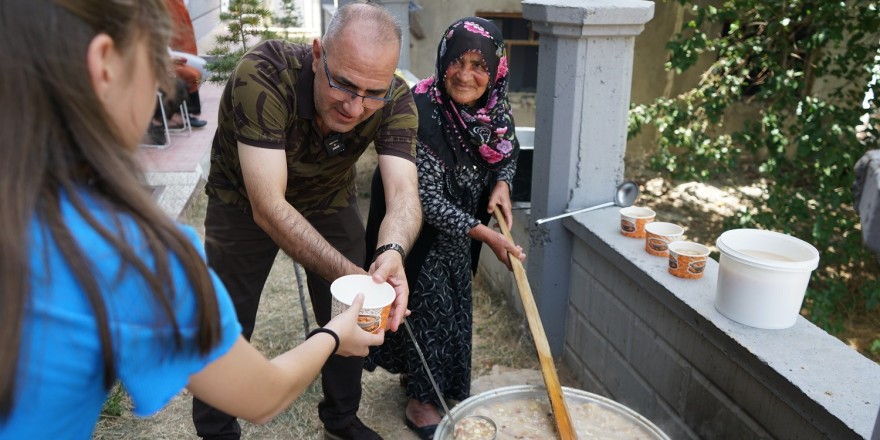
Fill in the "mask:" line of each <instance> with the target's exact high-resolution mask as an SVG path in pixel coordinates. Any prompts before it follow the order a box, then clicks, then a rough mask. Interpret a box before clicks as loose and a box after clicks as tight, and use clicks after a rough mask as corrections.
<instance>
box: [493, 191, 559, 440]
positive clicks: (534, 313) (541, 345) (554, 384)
mask: <svg viewBox="0 0 880 440" xmlns="http://www.w3.org/2000/svg"><path fill="white" fill-rule="evenodd" d="M495 220H497V221H498V225H499V226H500V227H501V232H502V233H503V234H504V236H505V237H507V239H508V240H510V242H511V243H513V242H514V241H513V237H512V236H511V235H510V229H508V227H507V222H505V221H504V215H503V214H502V213H501V209H499V208H497V207H496V208H495ZM507 258H508V259H509V260H510V266H511V267H512V268H513V276H514V278H516V287H517V289H518V290H519V297H520V299H521V300H522V305H523V310H524V311H525V313H526V319H527V320H528V322H529V330H531V332H532V339H533V340H534V341H535V349H536V350H537V352H538V360H539V361H540V363H541V374H542V375H543V376H544V386H546V387H547V394H548V395H549V396H550V407H551V409H552V410H553V417H554V419H555V421H556V431H557V432H559V437H560V438H562V440H574V439H577V433H575V431H574V425H572V423H571V417H570V416H569V415H568V407H567V406H566V405H565V399H564V398H563V395H562V386H561V385H560V384H559V376H558V375H557V374H556V366H555V365H554V364H553V356H552V355H551V354H550V344H549V343H548V342H547V334H545V333H544V326H543V324H541V316H540V315H539V314H538V306H537V305H535V297H534V296H532V288H531V287H530V286H529V280H528V278H527V277H526V270H525V268H523V264H522V261H519V259H518V258H516V257H514V256H513V255H510V253H509V252H508V254H507Z"/></svg>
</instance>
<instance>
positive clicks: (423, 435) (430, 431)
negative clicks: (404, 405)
mask: <svg viewBox="0 0 880 440" xmlns="http://www.w3.org/2000/svg"><path fill="white" fill-rule="evenodd" d="M403 422H404V423H406V427H407V428H409V429H411V430H412V431H413V432H415V433H416V435H417V436H419V438H420V439H422V440H432V439H433V438H434V432H435V431H437V425H428V426H416V424H415V423H414V422H413V421H412V420H410V419H409V417H407V416H406V414H404V415H403Z"/></svg>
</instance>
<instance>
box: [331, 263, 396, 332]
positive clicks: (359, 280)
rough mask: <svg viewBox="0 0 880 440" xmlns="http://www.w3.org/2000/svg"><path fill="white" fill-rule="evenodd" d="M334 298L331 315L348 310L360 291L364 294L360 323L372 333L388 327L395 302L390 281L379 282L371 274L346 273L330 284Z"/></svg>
mask: <svg viewBox="0 0 880 440" xmlns="http://www.w3.org/2000/svg"><path fill="white" fill-rule="evenodd" d="M330 293H331V294H332V296H333V300H332V302H331V305H330V315H331V316H332V317H335V316H336V315H338V314H340V313H342V312H344V311H346V310H347V309H348V308H349V307H350V306H351V303H352V301H354V297H355V296H357V294H358V293H363V294H364V305H363V307H361V310H360V313H359V314H358V325H359V326H360V327H361V328H362V329H364V330H365V331H368V332H370V333H378V332H379V329H381V328H384V329H387V328H388V315H389V314H390V313H391V303H393V302H394V288H393V287H391V285H390V284H388V283H381V284H377V283H375V282H373V278H372V277H371V276H369V275H346V276H343V277H339V278H337V279H336V280H335V281H333V284H331V285H330Z"/></svg>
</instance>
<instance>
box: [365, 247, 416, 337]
mask: <svg viewBox="0 0 880 440" xmlns="http://www.w3.org/2000/svg"><path fill="white" fill-rule="evenodd" d="M370 275H372V277H373V281H375V282H377V283H382V282H388V284H391V287H394V302H393V303H392V304H391V315H390V316H389V318H390V329H391V331H393V332H396V331H397V329H398V327H399V326H400V323H401V321H403V318H404V317H406V316H409V314H410V311H409V310H407V309H406V306H407V304H408V303H409V286H408V285H407V283H406V273H405V272H404V271H403V257H402V256H401V255H400V253H398V252H394V251H388V252H383V253H381V254H380V255H379V256H378V257H376V261H374V262H373V264H371V265H370Z"/></svg>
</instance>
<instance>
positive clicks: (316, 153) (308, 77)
mask: <svg viewBox="0 0 880 440" xmlns="http://www.w3.org/2000/svg"><path fill="white" fill-rule="evenodd" d="M312 59H313V58H312V47H311V45H310V44H309V45H303V44H293V43H288V42H284V41H275V40H272V41H266V42H263V43H261V44H259V45H258V46H256V47H254V48H253V49H252V50H251V51H250V52H248V53H247V54H246V55H245V56H244V57H243V58H242V60H241V61H240V62H239V64H238V66H237V67H236V69H235V72H234V73H233V74H232V77H230V79H229V81H228V82H227V83H226V88H225V89H224V90H223V95H222V97H221V100H220V111H219V115H218V118H217V119H218V124H217V125H218V128H217V132H216V133H215V134H214V142H213V145H212V147H211V170H210V173H209V174H208V184H207V186H206V189H205V191H206V192H207V193H208V195H209V196H211V197H216V198H217V199H219V200H221V201H223V202H225V203H228V204H231V205H235V206H237V207H239V208H241V209H242V211H244V212H246V213H251V207H250V202H249V201H248V195H247V190H246V189H245V186H244V179H243V177H242V171H241V163H240V161H239V157H238V142H241V143H243V144H246V145H250V146H254V147H260V148H272V149H284V150H285V152H286V153H287V189H286V192H285V198H286V199H287V201H288V202H289V203H290V204H291V205H292V206H293V207H294V208H296V209H297V210H298V211H299V212H300V213H301V214H302V215H303V216H306V217H308V216H309V215H312V214H333V213H335V212H337V211H339V210H340V209H342V208H345V207H348V206H349V205H350V204H351V203H352V201H353V200H355V171H356V170H355V163H356V162H357V160H358V158H359V157H360V156H361V154H362V153H363V152H364V151H365V150H366V149H367V147H368V146H369V145H370V144H371V143H375V148H376V153H377V154H379V155H392V156H397V157H402V158H406V159H408V160H410V161H412V162H415V151H416V150H415V145H416V133H417V131H418V117H417V114H416V106H415V103H414V102H413V98H412V94H411V93H410V90H409V87H407V85H406V83H405V82H404V81H403V79H401V78H399V77H397V76H395V77H394V81H393V82H392V89H393V91H392V96H391V99H392V100H391V102H389V103H388V104H387V105H385V106H384V107H383V108H382V109H380V110H378V111H376V113H374V114H373V115H372V116H370V118H368V119H367V120H365V121H364V122H361V123H360V124H358V125H357V126H356V127H355V128H354V130H352V131H350V132H348V133H342V134H341V139H342V142H343V143H344V145H345V149H344V151H342V152H341V153H338V154H336V155H333V156H331V155H330V154H329V153H328V151H327V149H326V148H325V146H324V139H323V137H322V136H321V134H320V133H319V132H318V130H317V125H316V123H315V105H314V84H315V74H314V72H312V68H311V66H312Z"/></svg>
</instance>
